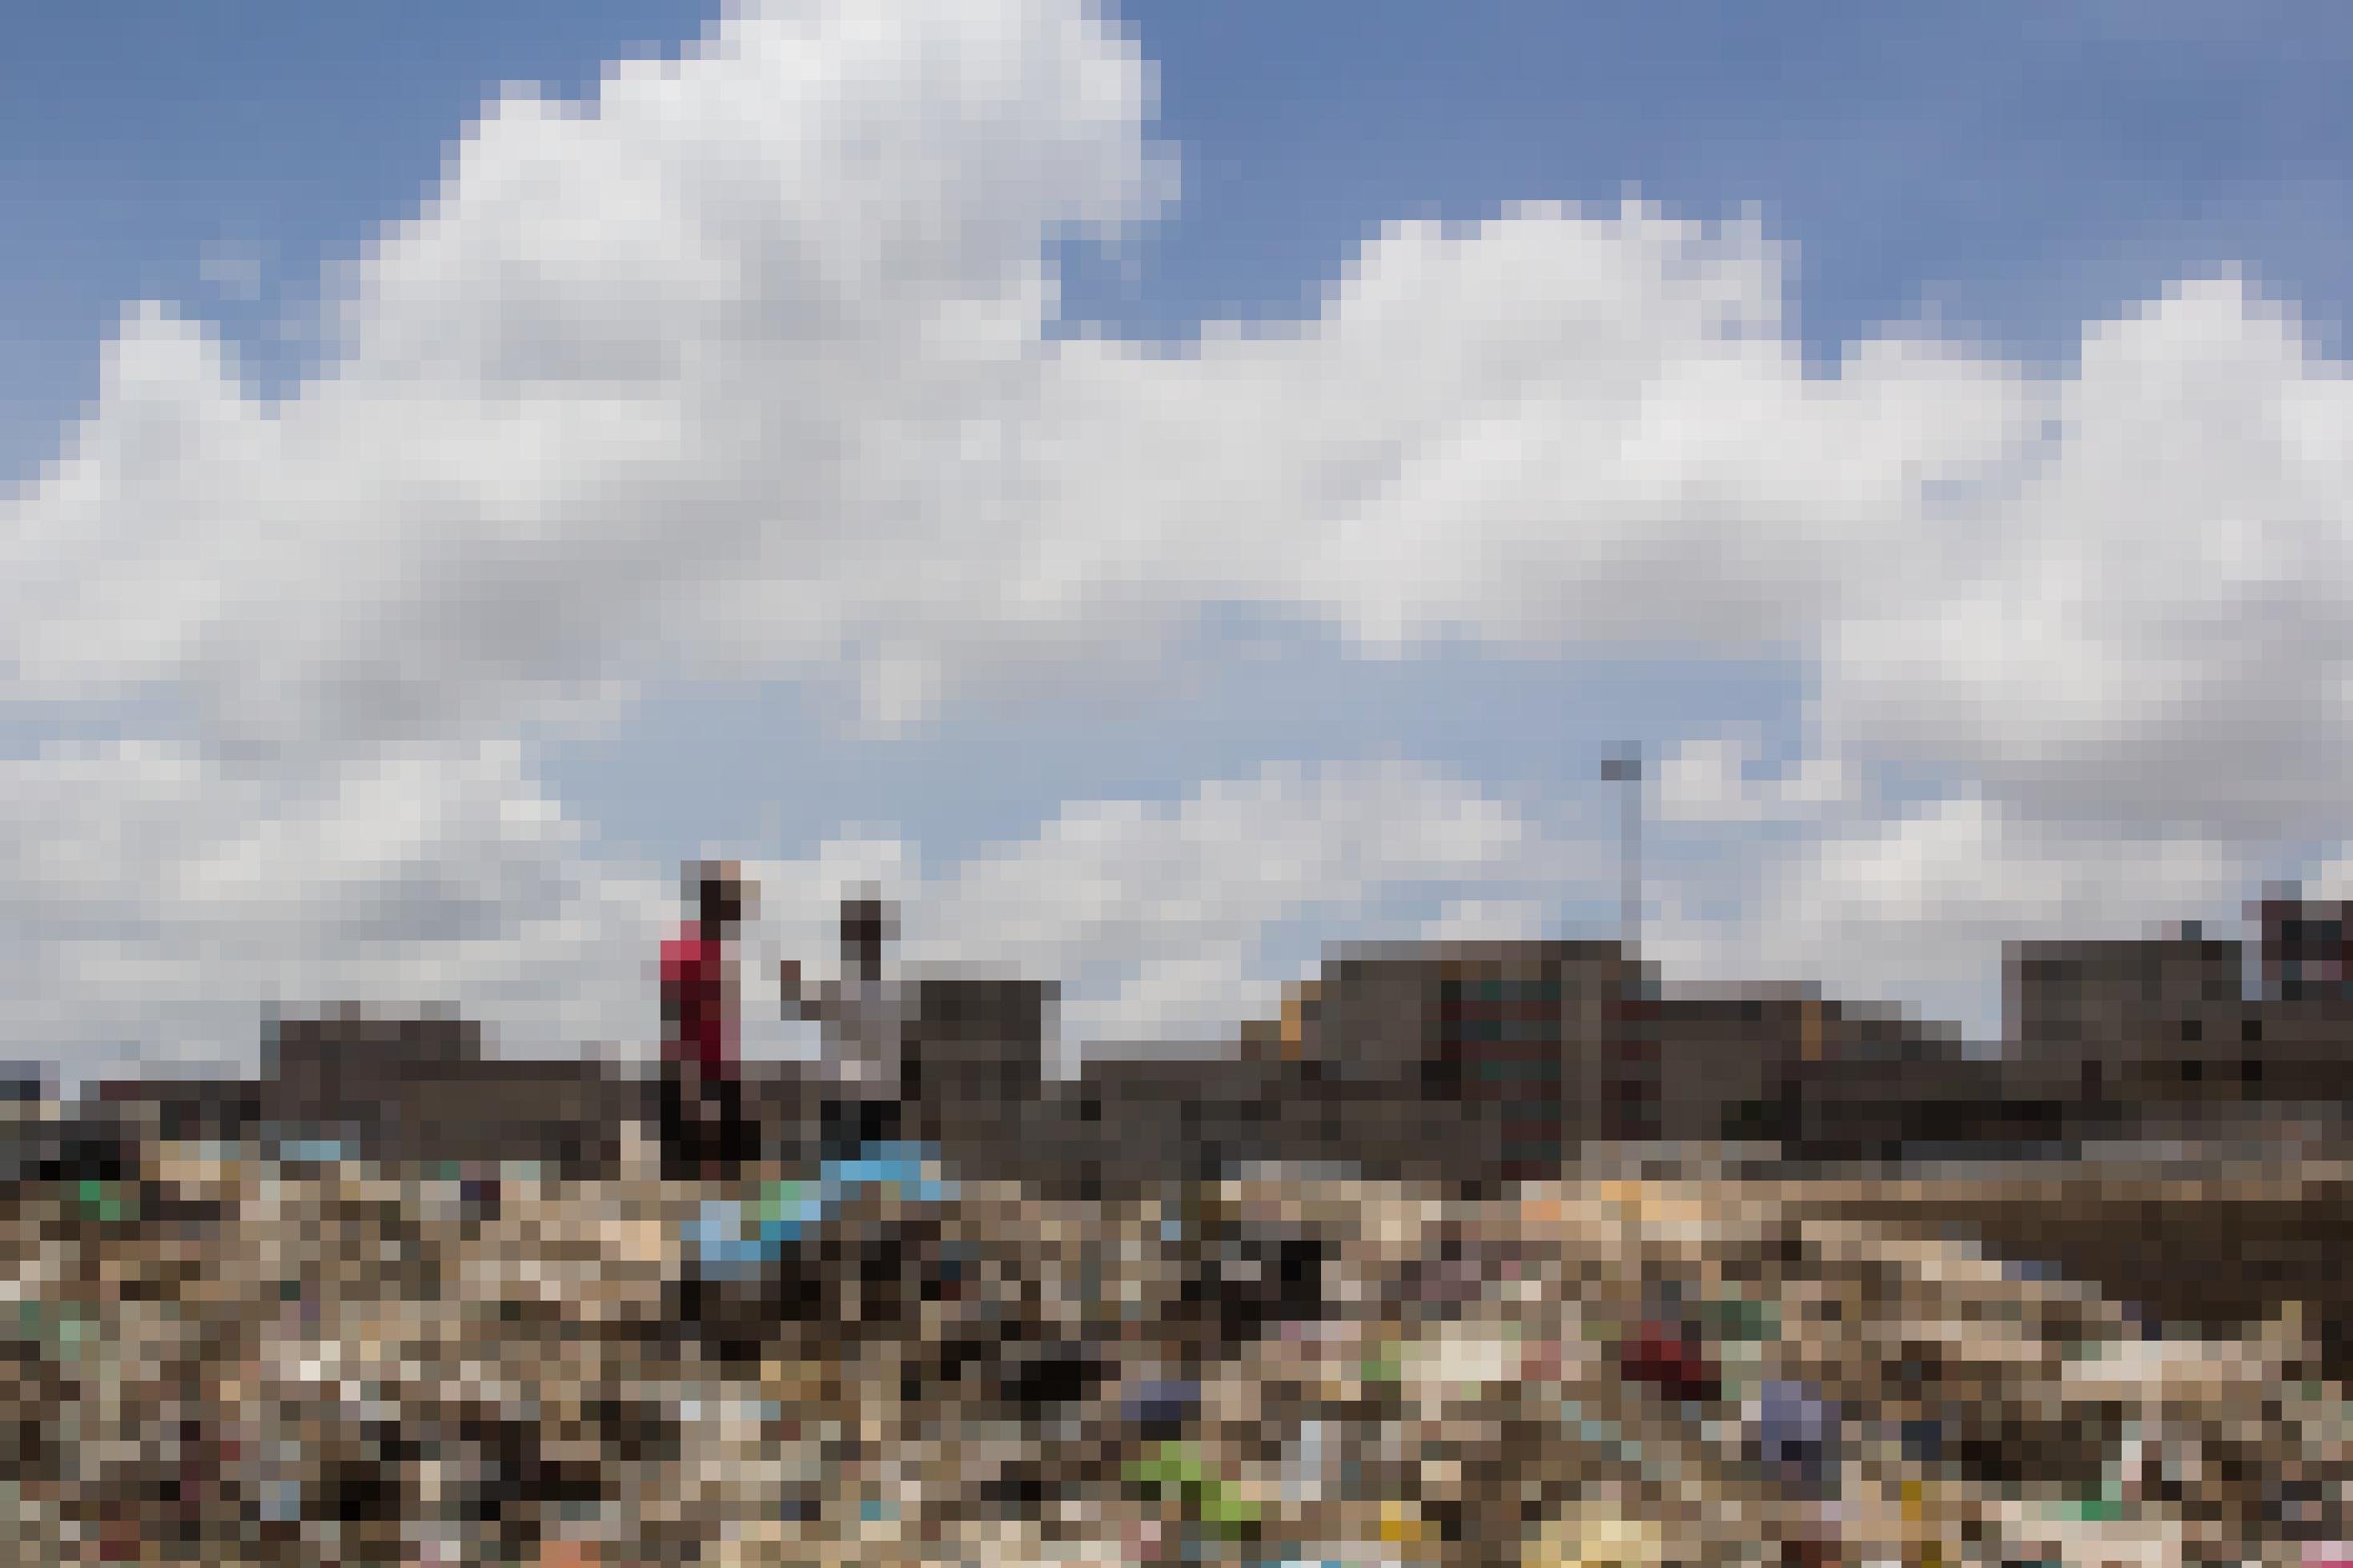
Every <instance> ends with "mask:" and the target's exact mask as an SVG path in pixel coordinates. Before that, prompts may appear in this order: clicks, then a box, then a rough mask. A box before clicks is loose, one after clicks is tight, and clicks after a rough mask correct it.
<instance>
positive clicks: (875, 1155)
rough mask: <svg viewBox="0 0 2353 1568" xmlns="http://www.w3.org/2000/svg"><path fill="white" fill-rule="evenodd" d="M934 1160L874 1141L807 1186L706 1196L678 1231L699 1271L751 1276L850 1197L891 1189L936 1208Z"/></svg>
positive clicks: (941, 1191)
mask: <svg viewBox="0 0 2353 1568" xmlns="http://www.w3.org/2000/svg"><path fill="white" fill-rule="evenodd" d="M938 1162H939V1155H938V1152H936V1151H935V1150H933V1149H931V1148H930V1147H929V1146H928V1145H925V1144H920V1143H880V1144H875V1145H873V1146H872V1147H871V1148H869V1149H867V1150H865V1151H863V1152H860V1154H859V1155H858V1156H857V1157H855V1158H853V1159H849V1160H828V1161H827V1162H826V1163H824V1165H823V1166H822V1167H820V1169H819V1171H818V1179H817V1180H816V1181H815V1182H813V1183H812V1182H771V1183H769V1184H767V1185H766V1186H765V1188H763V1189H762V1191H761V1194H760V1195H759V1196H758V1197H757V1198H755V1199H754V1200H752V1201H751V1202H749V1203H746V1202H744V1200H742V1199H737V1198H711V1199H707V1200H706V1201H704V1202H703V1203H702V1205H701V1206H700V1207H699V1208H698V1210H697V1211H696V1215H695V1217H694V1218H693V1219H692V1220H691V1221H689V1222H688V1223H687V1226H686V1236H685V1239H686V1244H687V1251H688V1255H689V1256H690V1257H691V1258H692V1259H693V1260H694V1262H695V1264H696V1265H697V1266H698V1267H699V1268H702V1271H703V1272H705V1273H706V1274H711V1275H715V1276H722V1277H724V1276H728V1275H743V1274H748V1273H753V1272H756V1271H757V1270H758V1269H760V1268H762V1267H763V1266H764V1265H765V1264H767V1263H770V1262H772V1261H774V1260H775V1259H776V1258H780V1257H782V1256H783V1255H784V1252H785V1249H786V1248H787V1247H793V1246H795V1245H797V1243H798V1242H799V1241H800V1239H801V1234H802V1232H803V1231H804V1230H806V1229H807V1227H808V1226H812V1225H818V1224H821V1223H822V1222H823V1221H824V1220H826V1219H827V1218H828V1216H829V1215H832V1214H833V1212H834V1211H835V1210H836V1209H838V1208H839V1207H840V1206H841V1205H842V1204H843V1202H844V1201H846V1200H847V1199H848V1198H849V1196H850V1195H851V1194H854V1193H857V1192H859V1191H861V1190H865V1189H871V1188H878V1187H880V1188H890V1189H895V1190H896V1191H897V1193H898V1194H899V1196H900V1197H902V1198H903V1199H908V1200H912V1201H913V1202H917V1203H943V1202H946V1201H948V1200H949V1199H951V1198H953V1197H954V1196H955V1189H954V1184H952V1183H949V1182H946V1181H944V1180H942V1179H941V1178H939V1177H938V1176H936V1175H934V1174H933V1172H934V1171H935V1170H937V1169H938Z"/></svg>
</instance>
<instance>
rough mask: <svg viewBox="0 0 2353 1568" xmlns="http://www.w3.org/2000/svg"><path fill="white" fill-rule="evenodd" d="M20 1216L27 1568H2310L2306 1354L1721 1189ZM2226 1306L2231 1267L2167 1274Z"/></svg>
mask: <svg viewBox="0 0 2353 1568" xmlns="http://www.w3.org/2000/svg"><path fill="white" fill-rule="evenodd" d="M833 1176H834V1179H832V1180H831V1181H830V1182H828V1181H827V1180H824V1179H820V1180H819V1181H818V1183H817V1184H816V1185H815V1188H814V1190H813V1189H812V1188H811V1187H809V1186H801V1185H794V1184H788V1183H786V1181H785V1180H784V1179H783V1175H782V1173H780V1172H778V1171H775V1170H769V1171H765V1172H762V1173H759V1174H758V1176H757V1177H756V1178H755V1179H752V1180H747V1181H746V1182H744V1183H743V1184H736V1185H732V1186H728V1187H725V1188H721V1187H716V1186H693V1185H689V1184H665V1183H663V1182H661V1181H659V1180H658V1179H656V1178H655V1176H653V1175H651V1174H649V1173H647V1171H646V1170H645V1169H644V1167H643V1166H642V1165H637V1166H633V1167H632V1168H630V1169H628V1171H626V1172H625V1173H623V1174H622V1175H620V1176H618V1177H617V1178H616V1179H614V1180H611V1181H607V1182H600V1183H587V1184H572V1183H556V1182H554V1181H547V1180H542V1179H540V1178H539V1177H538V1176H537V1175H535V1174H534V1173H531V1172H529V1171H515V1170H509V1171H506V1172H502V1173H481V1172H477V1173H461V1174H459V1175H457V1176H455V1177H450V1176H448V1175H446V1174H443V1175H436V1174H425V1173H387V1172H384V1171H380V1170H375V1169H373V1168H369V1167H365V1166H360V1165H354V1164H324V1163H316V1164H310V1165H301V1164H287V1163H282V1162H281V1163H273V1162H269V1161H266V1160H263V1159H262V1158H260V1157H259V1154H258V1153H257V1152H253V1151H249V1150H245V1149H240V1148H220V1147H201V1148H200V1147H191V1146H165V1147H161V1148H158V1149H156V1150H154V1151H153V1158H152V1159H150V1160H148V1161H146V1162H145V1163H144V1164H143V1166H142V1169H141V1170H140V1171H139V1172H138V1173H136V1174H135V1175H134V1176H132V1177H129V1178H127V1179H125V1180H122V1181H119V1182H111V1181H105V1180H98V1179H90V1180H56V1181H37V1182H28V1183H23V1184H17V1185H16V1186H14V1187H12V1188H9V1189H7V1190H6V1193H5V1215H0V1251H5V1256H6V1259H7V1265H8V1267H7V1268H5V1271H0V1274H5V1285H0V1289H5V1292H6V1301H5V1314H0V1325H5V1330H6V1332H5V1341H0V1349H4V1350H5V1376H6V1378H7V1379H8V1382H7V1385H6V1398H5V1405H0V1409H5V1413H6V1415H7V1419H6V1420H5V1421H0V1521H6V1522H5V1523H0V1542H5V1545H6V1546H7V1548H8V1552H7V1553H6V1555H7V1556H8V1557H9V1559H10V1560H12V1561H21V1562H27V1563H81V1562H100V1563H352V1564H357V1563H399V1564H430V1563H538V1564H586V1563H596V1564H652V1563H714V1564H743V1565H753V1564H760V1565H767V1564H797V1563H852V1562H857V1563H974V1564H981V1563H988V1564H997V1563H1164V1562H1165V1563H1208V1562H1216V1563H1270V1564H1271V1563H1465V1564H1470V1563H1480V1564H1492V1563H1528V1564H1556V1563H1595V1564H1599V1563H1643V1564H1665V1563H1854V1564H1865V1563H1905V1564H1922V1565H1926V1564H1957V1563H1988V1564H1995V1563H2225V1562H2228V1563H2242V1562H2261V1563H2319V1562H2326V1561H2334V1560H2336V1557H2335V1555H2334V1554H2335V1553H2337V1552H2338V1550H2339V1549H2338V1548H2337V1547H2336V1546H2334V1545H2333V1544H2332V1543H2333V1542H2337V1541H2340V1540H2342V1539H2344V1538H2345V1537H2347V1536H2348V1535H2353V1528H2348V1521H2347V1518H2346V1482H2347V1479H2348V1468H2347V1462H2346V1453H2347V1448H2346V1445H2347V1440H2348V1410H2347V1406H2346V1405H2345V1402H2344V1399H2343V1394H2342V1391H2341V1390H2340V1389H2339V1388H2337V1387H2336V1386H2334V1385H2329V1384H2322V1383H2320V1382H2318V1381H2316V1379H2315V1377H2314V1376H2313V1375H2312V1370H2311V1364H2310V1363H2311V1361H2312V1358H2313V1354H2314V1352H2313V1348H2312V1346H2311V1345H2310V1344H2309V1343H2308V1342H2307V1338H2308V1337H2307V1336H2306V1333H2305V1331H2304V1328H2303V1325H2302V1323H2301V1321H2299V1318H2298V1315H2297V1313H2296V1311H2295V1310H2294V1309H2293V1308H2290V1309H2288V1310H2284V1311H2283V1312H2282V1313H2281V1314H2280V1315H2279V1316H2278V1317H2277V1318H2276V1319H2275V1320H2274V1321H2270V1322H2267V1323H2262V1324H2257V1325H2254V1326H2253V1327H2251V1328H2250V1329H2249V1330H2248V1331H2246V1332H2245V1333H2244V1334H2243V1335H2242V1336H2241V1337H2239V1338H2236V1339H2232V1340H2228V1341H2222V1340H2199V1339H2183V1338H2176V1337H2171V1336H2169V1335H2168V1334H2167V1333H2166V1332H2165V1331H2164V1330H2163V1328H2162V1326H2160V1325H2153V1324H2150V1323H2148V1322H2147V1321H2139V1320H2137V1319H2136V1318H2135V1317H2134V1316H2132V1315H2131V1314H2129V1313H2127V1312H2126V1311H2125V1310H2123V1309H2122V1308H2120V1307H2118V1306H2117V1305H2116V1304H2114V1303H2110V1302H2107V1301H2104V1300H2100V1299H2099V1298H2098V1297H2097V1296H2096V1295H2094V1294H2093V1293H2091V1292H2089V1291H2087V1290H2084V1289H2078V1288H2074V1287H2071V1286H2069V1285H2067V1284H2066V1283H2064V1282H2063V1281H2057V1280H2052V1279H2038V1278H2029V1277H2026V1274H2025V1272H2022V1271H2021V1270H2020V1269H2017V1268H2009V1267H2006V1266H2004V1265H2001V1264H1999V1263H1996V1262H1992V1261H1989V1260H1988V1259H1986V1258H1982V1257H1980V1256H1978V1254H1977V1253H1976V1252H1975V1251H1973V1250H1972V1249H1971V1248H1970V1247H1968V1246H1967V1245H1966V1244H1963V1243H1960V1242H1956V1241H1949V1240H1936V1241H1924V1240H1920V1239H1917V1238H1908V1237H1903V1236H1900V1235H1898V1234H1895V1233H1894V1232H1892V1231H1889V1230H1887V1229H1885V1228H1883V1227H1880V1226H1869V1225H1862V1224H1858V1223H1854V1222H1852V1221H1850V1220H1842V1219H1840V1218H1837V1217H1834V1216H1832V1215H1828V1214H1827V1213H1817V1212H1813V1211H1811V1210H1810V1207H1809V1205H1808V1204H1807V1203H1806V1202H1805V1200H1804V1199H1803V1198H1802V1197H1798V1196H1792V1195H1790V1194H1788V1192H1787V1191H1782V1192H1778V1193H1777V1194H1775V1195H1774V1196H1773V1197H1772V1199H1771V1200H1770V1201H1769V1202H1768V1201H1765V1200H1763V1199H1760V1198H1758V1197H1757V1195H1756V1194H1753V1193H1750V1192H1746V1191H1745V1190H1744V1189H1743V1188H1742V1187H1740V1186H1739V1185H1737V1184H1726V1183H1716V1184H1709V1183H1698V1182H1694V1183H1687V1184H1672V1183H1655V1182H1654V1183H1637V1182H1609V1183H1591V1184H1576V1185H1551V1186H1540V1187H1526V1188H1523V1189H1520V1190H1518V1191H1516V1192H1514V1193H1513V1194H1510V1195H1508V1196H1506V1197H1502V1198H1497V1199H1494V1200H1492V1201H1484V1202H1471V1201H1466V1200H1463V1199H1461V1198H1460V1197H1452V1196H1449V1195H1447V1194H1443V1193H1440V1192H1436V1191H1420V1190H1414V1189H1409V1188H1405V1187H1400V1186H1397V1185H1393V1184H1392V1185H1374V1184H1360V1183H1348V1182H1339V1181H1329V1180H1316V1181H1309V1180H1283V1179H1280V1178H1279V1177H1275V1176H1269V1177H1265V1178H1262V1179H1258V1180H1252V1181H1249V1182H1233V1183H1221V1184H1198V1185H1193V1186H1187V1187H1182V1188H1170V1189H1168V1190H1166V1191H1163V1192H1160V1193H1157V1194H1148V1195H1137V1196H1134V1197H1132V1198H1127V1199H1122V1200H1117V1201H1111V1202H1103V1203H1094V1204H1079V1203H1049V1202H1042V1201H1039V1199H1037V1198H1036V1197H1034V1196H1031V1195H1028V1194H1024V1193H1023V1192H1021V1191H1020V1190H1018V1189H1015V1188H1010V1187H977V1186H969V1185H967V1186H964V1187H957V1186H955V1185H954V1184H952V1183H950V1182H948V1181H946V1180H944V1179H943V1177H942V1175H941V1174H940V1173H936V1172H934V1171H929V1170H926V1171H924V1172H922V1173H917V1174H915V1175H913V1177H912V1178H910V1177H909V1176H908V1173H906V1172H905V1171H904V1170H886V1169H871V1168H870V1169H866V1170H862V1171H857V1172H850V1173H839V1172H837V1173H833ZM2185 1266H2195V1260H2185Z"/></svg>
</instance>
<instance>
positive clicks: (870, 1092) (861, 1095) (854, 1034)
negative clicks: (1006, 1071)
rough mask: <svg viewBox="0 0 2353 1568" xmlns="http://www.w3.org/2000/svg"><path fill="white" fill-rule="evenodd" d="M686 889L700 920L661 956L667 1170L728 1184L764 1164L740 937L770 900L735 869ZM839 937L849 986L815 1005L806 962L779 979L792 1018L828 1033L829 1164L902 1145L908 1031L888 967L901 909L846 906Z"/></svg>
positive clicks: (825, 1135) (696, 871)
mask: <svg viewBox="0 0 2353 1568" xmlns="http://www.w3.org/2000/svg"><path fill="white" fill-rule="evenodd" d="M685 890H686V894H687V898H688V901H689V902H690V903H691V905H692V906H693V909H694V911H695V912H694V915H693V917H692V918H691V920H689V921H687V922H686V923H685V925H683V926H682V927H681V929H680V931H679V933H678V935H677V936H676V937H674V938H672V939H671V940H670V941H669V942H665V943H663V944H662V952H661V996H662V1049H661V1055H662V1073H661V1105H660V1136H661V1147H662V1168H663V1172H664V1174H665V1175H666V1176H668V1177H670V1179H674V1180H695V1179H701V1178H708V1177H722V1178H723V1177H726V1176H730V1175H733V1173H735V1172H736V1171H737V1170H738V1169H739V1168H740V1167H741V1166H743V1165H744V1164H745V1163H751V1162H754V1161H756V1160H757V1159H758V1158H759V1157H760V1153H761V1149H760V1131H759V1126H758V1124H757V1122H756V1121H754V1119H753V1118H752V1117H751V1116H750V1115H749V1114H748V1112H747V1110H746V1108H745V1105H744V1086H743V1074H742V1070H741V1063H740V1058H739V1054H738V1037H739V1032H738V1023H737V1021H738V1019H739V1017H740V1016H741V1005H742V995H741V991H740V986H739V983H738V979H737V976H738V972H739V965H738V962H737V958H736V937H737V934H738V932H739V931H741V929H742V927H743V924H744V921H745V920H747V919H749V918H750V917H751V916H752V915H753V914H754V913H755V912H756V910H757V908H758V900H759V892H758V889H757V888H756V887H755V886H754V884H753V883H752V882H751V881H750V880H749V879H747V878H746V877H745V876H744V873H743V868H741V867H740V866H739V865H737V864H736V863H735V862H733V861H732V860H723V861H699V862H696V863H694V864H693V865H691V866H690V867H689V868H687V877H686V889H685ZM839 930H840V938H841V954H842V972H843V973H842V977H841V979H840V980H839V981H837V982H828V983H826V984H823V985H821V986H818V987H817V988H816V991H815V993H814V994H811V993H810V992H809V991H808V990H807V988H805V987H804V986H803V984H802V983H801V978H800V966H799V965H798V964H797V963H795V962H793V961H792V960H790V959H787V960H786V961H785V962H784V963H781V964H779V965H778V969H777V980H778V984H779V989H780V991H781V994H782V996H783V1001H784V1013H785V1016H786V1018H788V1019H800V1020H806V1021H810V1022H815V1023H818V1024H820V1025H822V1026H824V1029H825V1036H826V1053H825V1060H824V1061H823V1062H822V1063H821V1064H820V1070H822V1071H824V1072H825V1073H826V1074H827V1075H828V1085H827V1089H826V1093H825V1096H824V1099H823V1101H822V1112H821V1118H822V1119H821V1126H820V1130H819V1135H820V1142H821V1144H822V1149H821V1157H822V1158H824V1159H828V1160H847V1159H849V1158H851V1157H852V1156H854V1155H855V1154H856V1153H857V1152H859V1150H860V1149H861V1148H863V1147H865V1146H867V1145H869V1144H872V1143H876V1142H883V1141H886V1140H890V1139H893V1138H895V1137H897V1136H898V1134H899V1124H900V1113H901V1110H902V1084H901V1076H900V1075H901V1064H902V1053H903V1049H904V1035H905V1029H906V997H905V993H904V990H903V989H902V985H901V984H900V982H899V980H898V978H897V977H896V976H895V975H889V974H886V973H884V968H883V953H884V950H885V949H886V948H887V947H888V946H889V944H890V942H892V940H893V939H894V938H895V937H896V936H897V934H898V910H897V909H896V907H895V906H894V905H892V904H891V903H890V902H889V901H887V900H883V899H881V898H879V897H875V896H873V895H871V894H860V895H856V896H852V897H850V898H847V899H844V900H842V901H841V906H840V925H839Z"/></svg>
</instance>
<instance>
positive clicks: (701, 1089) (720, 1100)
mask: <svg viewBox="0 0 2353 1568" xmlns="http://www.w3.org/2000/svg"><path fill="white" fill-rule="evenodd" d="M661 1145H662V1175H663V1177H664V1179H665V1180H669V1181H695V1180H699V1179H703V1178H709V1177H718V1178H721V1179H725V1178H727V1177H730V1176H733V1175H734V1174H735V1173H736V1172H737V1170H738V1168H739V1167H740V1166H741V1165H742V1164H744V1163H745V1162H747V1161H751V1160H754V1159H756V1158H758V1155H759V1149H758V1129H757V1128H756V1127H755V1126H754V1124H753V1122H752V1120H751V1118H750V1117H748V1116H747V1115H745V1114H744V1086H743V1085H742V1084H740V1083H738V1082H736V1081H735V1079H733V1078H730V1077H725V1076H720V1075H705V1074H704V1073H702V1071H700V1070H699V1069H698V1068H696V1067H695V1066H694V1065H693V1064H691V1063H681V1062H667V1063H664V1064H663V1067H662V1078H661Z"/></svg>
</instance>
